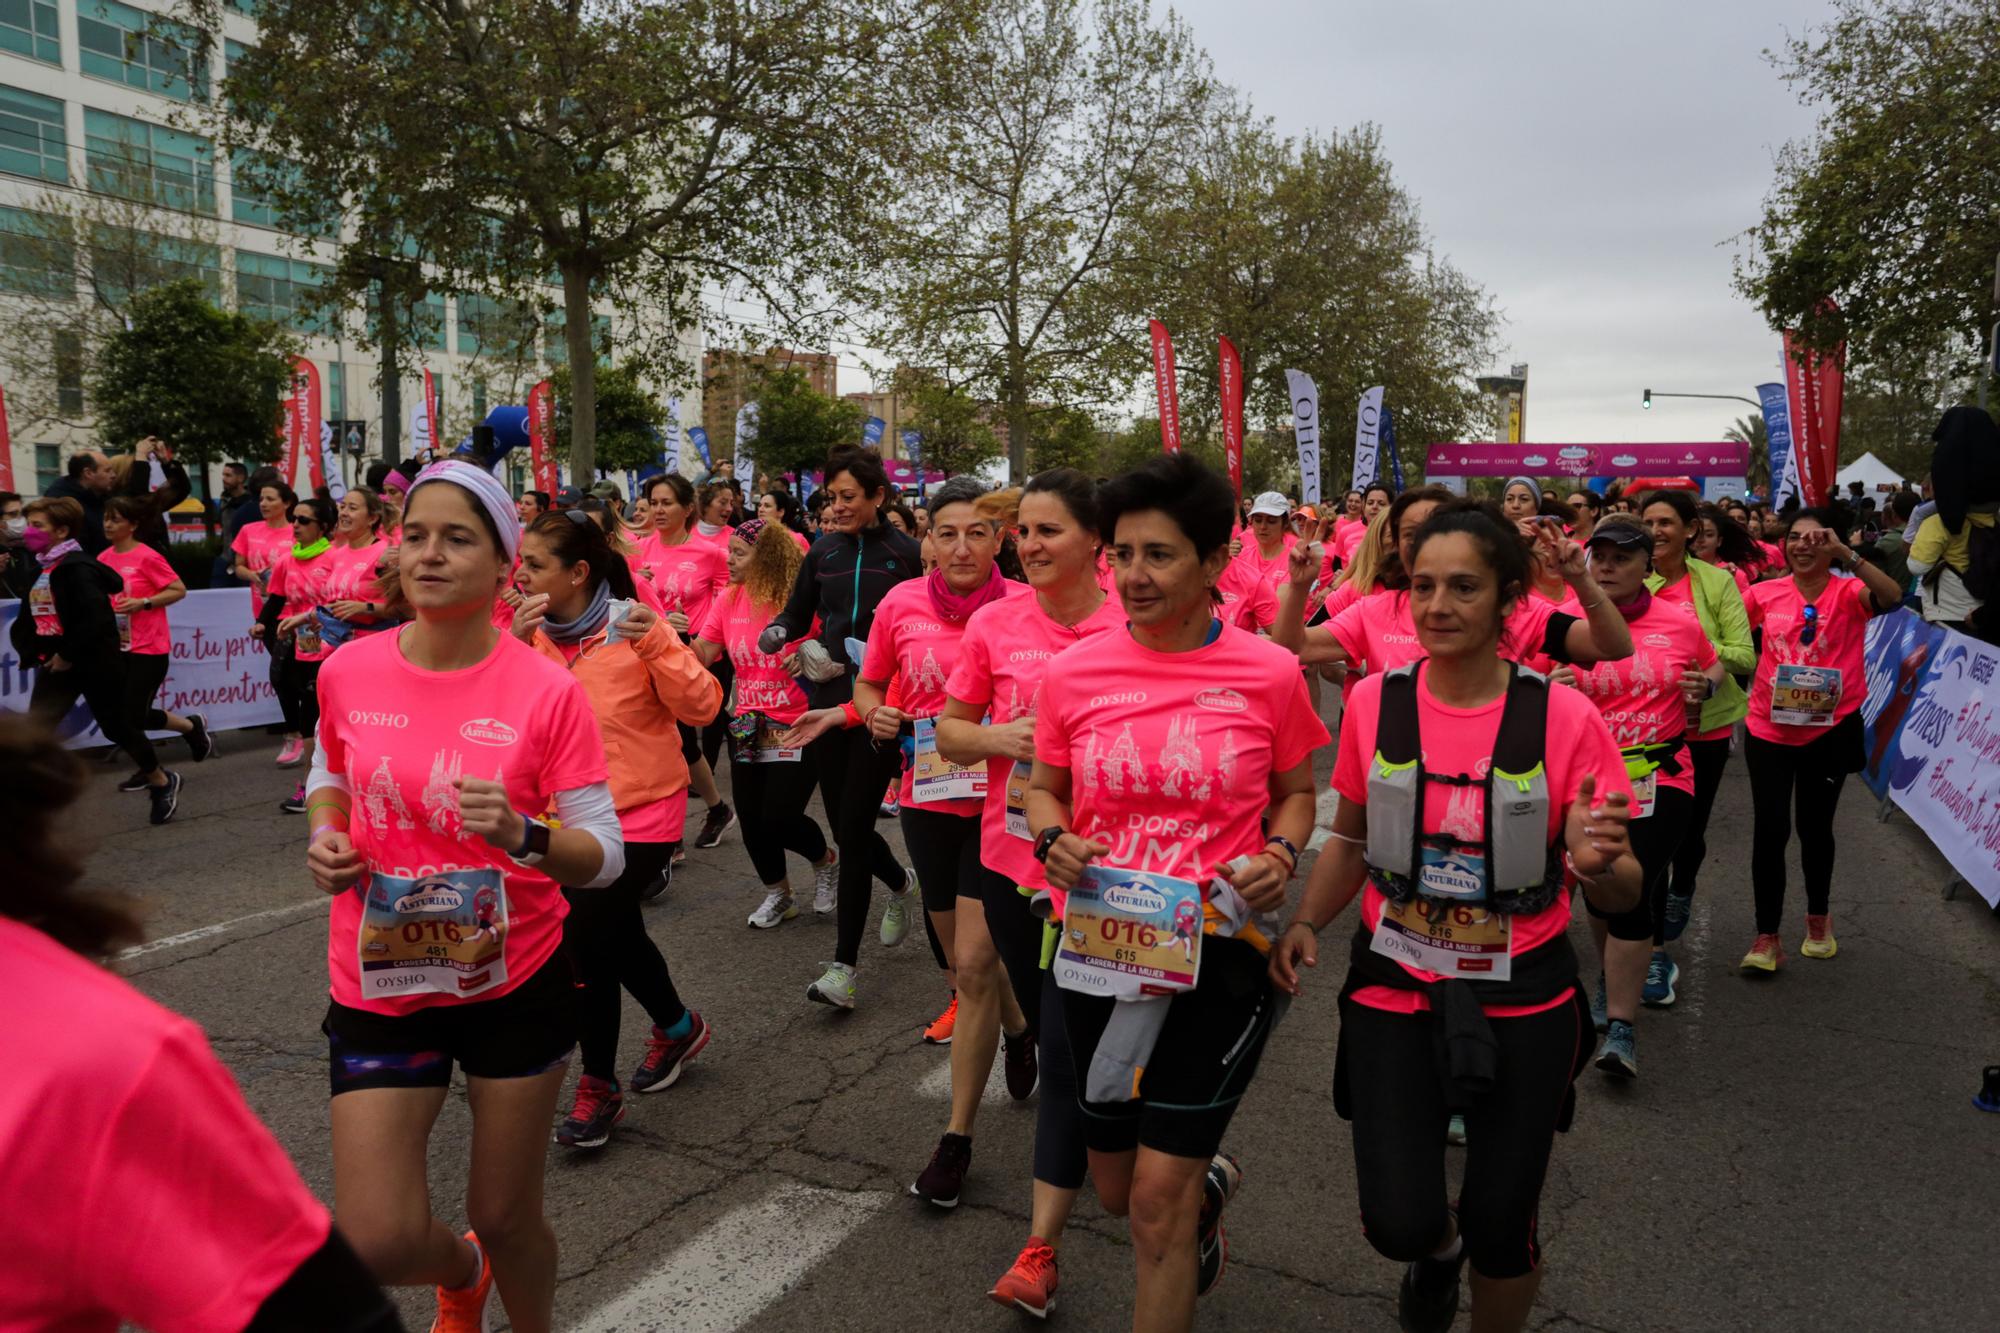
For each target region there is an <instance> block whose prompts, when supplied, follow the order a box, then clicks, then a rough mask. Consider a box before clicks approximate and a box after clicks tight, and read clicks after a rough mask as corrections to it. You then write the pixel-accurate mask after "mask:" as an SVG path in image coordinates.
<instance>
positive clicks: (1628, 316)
mask: <svg viewBox="0 0 2000 1333" xmlns="http://www.w3.org/2000/svg"><path fill="white" fill-rule="evenodd" d="M1175 7H1176V8H1177V9H1178V10H1179V12H1180V13H1181V14H1182V15H1183V16H1184V17H1185V18H1186V19H1187V21H1188V23H1189V24H1190V26H1191V27H1192V28H1193V30H1194V35H1195V38H1196V40H1197V41H1198V42H1200V44H1201V45H1202V46H1204V47H1206V48H1207V50H1208V52H1209V54H1210V55H1211V56H1212V57H1213V59H1214V61H1215V69H1216V73H1217V75H1218V76H1219V77H1221V78H1222V79H1224V80H1226V81H1227V82H1229V83H1232V84H1234V85H1236V86H1237V87H1239V88H1242V89H1245V90H1246V91H1248V92H1249V93H1250V94H1251V96H1252V98H1253V100H1254V101H1255V103H1256V105H1257V106H1258V108H1259V109H1260V110H1261V111H1262V112H1264V113H1265V114H1267V115H1269V116H1272V117H1273V118H1275V120H1276V121H1277V123H1278V125H1279V127H1280V128H1281V129H1282V130H1284V131H1287V132H1294V133H1301V132H1304V131H1307V130H1317V131H1322V132H1330V131H1333V130H1336V129H1345V128H1348V127H1351V126H1353V125H1355V124H1358V123H1360V122H1362V121H1372V122H1374V123H1375V124H1376V125H1378V126H1380V127H1381V130H1382V136H1383V144H1384V147H1385V149H1386V151H1387V153H1388V156H1389V160H1390V161H1391V162H1392V163H1393V164H1394V167H1395V172H1396V177H1397V179H1398V180H1399V181H1400V182H1401V183H1402V185H1403V187H1404V188H1405V189H1407V190H1408V191H1409V192H1410V193H1411V194H1412V195H1413V196H1414V197H1415V198H1416V200H1417V201H1418V204H1419V206H1420V208H1421V209H1422V215H1423V220H1424V223H1425V225H1426V227H1427V228H1428V229H1429V231H1430V233H1431V235H1432V237H1433V239H1434V242H1435V245H1436V248H1437V250H1438V252H1439V253H1440V254H1443V255H1447V256H1449V257H1450V258H1451V260H1452V261H1453V262H1454V263H1456V264H1457V265H1458V266H1459V267H1460V268H1461V269H1463V270H1464V271H1465V272H1466V273H1467V274H1469V275H1470V276H1471V277H1472V278H1473V279H1474V280H1475V281H1477V282H1479V283H1480V284H1481V285H1482V286H1484V287H1485V288H1486V290H1487V291H1489V292H1491V293H1492V294H1493V295H1494V296H1495V297H1496V298H1497V300H1498V302H1499V304H1500V307H1501V309H1502V310H1503V311H1504V312H1505V314H1506V317H1507V324H1506V327H1505V329H1504V332H1503V338H1504V342H1505V351H1504V352H1503V354H1502V355H1501V357H1500V364H1499V365H1498V366H1497V367H1496V369H1499V370H1501V371H1504V370H1505V368H1506V365H1507V363H1508V362H1509V361H1525V362H1527V363H1528V365H1529V378H1528V434H1529V436H1530V437H1531V438H1532V439H1533V440H1535V441H1536V442H1571V441H1575V442H1584V441H1591V442H1601V441H1615V440H1671V441H1689V440H1713V439H1716V438H1719V437H1720V434H1721V431H1722V429H1723V428H1724V427H1725V426H1726V425H1727V424H1728V423H1729V422H1730V421H1731V420H1732V419H1733V418H1734V417H1736V416H1737V415H1739V414H1742V413H1748V412H1750V411H1752V410H1753V409H1752V408H1751V407H1749V406H1748V405H1747V404H1743V403H1702V402H1686V403H1680V404H1675V403H1674V401H1673V400H1671V399H1669V400H1665V401H1661V402H1657V403H1656V404H1655V406H1654V407H1653V409H1652V411H1650V412H1643V411H1641V410H1640V408H1639V393H1640V390H1641V389H1644V388H1646V387H1648V386H1650V387H1652V388H1654V389H1656V390H1679V391H1683V392H1691V393H1740V394H1744V395H1746V396H1750V397H1754V396H1755V390H1754V389H1753V387H1752V386H1753V385H1755V384H1757V383H1759V382H1760V381H1764V380H1769V379H1775V378H1779V377H1780V372H1779V362H1778V340H1777V336H1776V335H1775V334H1773V333H1771V332H1770V331H1769V330H1768V329H1766V328H1765V327H1764V323H1763V320H1762V319H1761V318H1759V316H1758V315H1757V313H1756V311H1755V310H1753V309H1752V308H1751V307H1750V306H1749V305H1748V304H1747V303H1745V302H1744V301H1743V300H1741V299H1740V298H1739V297H1737V296H1736V295H1735V294H1734V292H1733V291H1732V290H1731V287H1730V264H1731V261H1732V259H1733V258H1734V257H1735V256H1736V254H1737V253H1739V247H1738V246H1737V245H1736V244H1735V243H1733V242H1732V239H1731V238H1733V237H1735V236H1736V235H1737V234H1739V233H1741V232H1742V231H1743V230H1744V229H1745V228H1747V227H1749V226H1750V225H1751V224H1752V223H1754V222H1755V221H1756V219H1757V218H1758V217H1759V216H1760V211H1761V210H1760V203H1761V201H1762V199H1763V197H1764V194H1765V192H1766V189H1767V187H1768V184H1769V181H1770V177H1771V167H1772V162H1773V160H1774V158H1775V155H1776V152H1777V150H1778V148H1779V147H1780V146H1781V145H1782V144H1783V143H1784V142H1785V141H1786V140H1788V139H1793V138H1798V137H1802V136H1804V135H1805V134H1806V133H1808V132H1809V130H1810V128H1811V124H1812V119H1811V116H1810V114H1809V113H1808V111H1807V110H1806V109H1805V108H1804V107H1802V106H1800V105H1799V104H1798V103H1797V101H1796V99H1795V98H1794V96H1793V94H1792V91H1791V89H1790V88H1789V87H1788V86H1786V85H1785V84H1783V83H1782V82H1780V81H1779V79H1778V78H1777V76H1776V73H1775V71H1774V70H1773V69H1772V68H1771V66H1770V65H1769V64H1768V63H1767V62H1766V61H1765V60H1764V58H1763V55H1762V52H1763V51H1764V49H1765V48H1767V47H1770V48H1775V47H1778V46H1780V45H1782V43H1783V41H1784V39H1785V37H1786V34H1787V33H1788V32H1790V33H1797V32H1800V31H1801V30H1803V29H1804V28H1806V27H1808V26H1811V25H1814V24H1817V23H1820V22H1823V21H1825V20H1826V19H1827V17H1828V16H1829V12H1830V11H1829V7H1828V5H1827V4H1826V3H1825V2H1824V0H1686V2H1684V3H1682V4H1678V5H1643V6H1642V5H1640V4H1637V3H1632V2H1631V0H1516V3H1512V4H1487V3H1476V2H1475V0H1339V2H1338V3H1335V2H1334V0H1178V3H1177V4H1176V6H1175ZM1394 393H1395V389H1394V387H1393V386H1391V388H1390V394H1391V401H1392V402H1393V396H1394Z"/></svg>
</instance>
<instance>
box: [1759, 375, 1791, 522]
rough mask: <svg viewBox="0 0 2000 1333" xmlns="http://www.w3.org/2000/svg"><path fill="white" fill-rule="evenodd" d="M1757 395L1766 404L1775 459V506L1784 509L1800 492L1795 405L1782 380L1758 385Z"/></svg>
mask: <svg viewBox="0 0 2000 1333" xmlns="http://www.w3.org/2000/svg"><path fill="white" fill-rule="evenodd" d="M1757 398H1758V400H1759V401H1760V402H1762V403H1763V404H1764V442H1765V448H1766V449H1767V450H1768V451H1769V453H1770V458H1771V484H1770V487H1769V488H1768V496H1769V499H1770V501H1771V508H1773V509H1778V508H1782V507H1783V505H1784V503H1785V500H1786V499H1787V498H1788V497H1789V496H1793V495H1796V494H1798V490H1799V483H1798V474H1797V473H1795V472H1794V471H1793V470H1792V408H1791V404H1790V403H1789V402H1788V401H1787V395H1786V391H1785V386H1784V385H1782V384H1778V383H1775V382H1774V383H1771V384H1760V385H1758V386H1757Z"/></svg>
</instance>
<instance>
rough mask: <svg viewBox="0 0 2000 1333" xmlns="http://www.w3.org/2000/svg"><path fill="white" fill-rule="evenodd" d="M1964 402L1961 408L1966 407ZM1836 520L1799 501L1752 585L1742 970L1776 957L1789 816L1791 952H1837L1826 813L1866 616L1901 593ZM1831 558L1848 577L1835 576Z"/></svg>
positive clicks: (1844, 745)
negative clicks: (1794, 941) (1796, 918)
mask: <svg viewBox="0 0 2000 1333" xmlns="http://www.w3.org/2000/svg"><path fill="white" fill-rule="evenodd" d="M1968 410H1969V409H1968ZM1832 519H1833V516H1832V515H1831V514H1830V513H1828V512H1826V511H1824V510H1817V509H1802V510H1800V511H1799V512H1798V514H1797V515H1796V516H1795V517H1793V519H1792V525H1791V528H1790V530H1789V531H1788V532H1787V533H1786V534H1785V557H1786V560H1787V561H1788V562H1789V568H1790V574H1789V575H1788V576H1787V577H1783V578H1772V579H1766V580H1764V581H1763V582H1762V583H1757V584H1753V585H1751V588H1750V595H1749V597H1748V598H1746V599H1745V601H1746V608H1745V609H1747V610H1748V611H1749V613H1750V624H1751V626H1752V628H1756V629H1761V630H1763V632H1764V636H1763V642H1762V644H1761V645H1760V647H1759V650H1758V654H1757V673H1756V676H1755V678H1754V679H1753V680H1752V681H1751V685H1750V713H1749V716H1748V717H1746V718H1745V719H1744V725H1745V726H1747V727H1748V728H1749V730H1750V735H1749V738H1748V739H1747V740H1746V741H1745V742H1744V746H1743V757H1744V760H1745V761H1746V762H1747V763H1748V765H1749V768H1750V801H1751V810H1752V816H1753V818H1752V822H1751V830H1750V884H1751V888H1752V889H1753V890H1754V891H1755V893H1756V898H1757V938H1756V940H1755V941H1754V942H1753V943H1752V944H1751V946H1750V952H1748V953H1746V954H1745V955H1743V963H1742V968H1743V970H1744V971H1745V972H1746V973H1747V972H1765V973H1771V972H1776V971H1777V970H1778V967H1779V965H1780V964H1781V963H1783V962H1784V957H1785V950H1784V946H1783V945H1782V944H1781V943H1780V942H1779V939H1778V927H1779V926H1780V925H1781V924H1782V922H1783V919H1784V911H1785V845H1786V844H1787V843H1789V842H1790V841H1791V832H1792V825H1793V816H1794V812H1796V815H1797V824H1798V833H1799V867H1800V869H1801V870H1802V871H1803V872H1804V878H1805V882H1806V938H1805V942H1804V943H1803V944H1801V945H1800V946H1799V952H1800V953H1802V954H1804V955H1805V956H1806V957H1808V958H1831V957H1833V956H1834V953H1835V951H1836V949H1837V947H1838V946H1837V945H1836V943H1835V941H1834V937H1833V922H1832V920H1831V919H1830V916H1829V903H1830V902H1831V900H1832V894H1833V866H1834V837H1833V817H1834V814H1835V812H1836V811H1838V810H1839V808H1840V790H1841V787H1842V786H1843V785H1844V784H1845V783H1846V781H1847V775H1848V774H1850V773H1858V772H1860V771H1861V768H1862V733H1861V705H1862V703H1863V701H1865V700H1866V699H1867V697H1868V677H1867V672H1866V671H1865V669H1864V667H1863V663H1862V657H1863V646H1864V645H1863V636H1864V634H1865V633H1866V631H1867V628H1868V620H1869V618H1870V617H1871V616H1877V615H1881V614H1883V613H1884V612H1887V611H1892V610H1894V609H1895V608H1896V606H1897V604H1898V603H1900V602H1901V601H1902V597H1903V590H1902V588H1900V587H1899V586H1897V583H1896V580H1894V579H1893V578H1890V577H1889V575H1888V574H1886V573H1884V572H1883V571H1882V570H1881V569H1880V568H1878V567H1877V566H1876V565H1874V564H1873V563H1871V562H1870V561H1868V560H1866V559H1864V558H1862V557H1860V556H1858V555H1856V554H1855V553H1854V552H1853V551H1852V550H1851V549H1849V547H1848V546H1847V543H1845V542H1843V541H1842V540H1841V539H1840V533H1839V531H1838V530H1837V529H1836V528H1835V526H1834V524H1833V521H1832ZM1836 564H1838V565H1839V566H1841V567H1842V568H1843V569H1845V570H1847V571H1848V572H1850V573H1853V574H1854V575H1856V576H1857V577H1854V578H1835V577H1834V576H1833V566H1834V565H1836Z"/></svg>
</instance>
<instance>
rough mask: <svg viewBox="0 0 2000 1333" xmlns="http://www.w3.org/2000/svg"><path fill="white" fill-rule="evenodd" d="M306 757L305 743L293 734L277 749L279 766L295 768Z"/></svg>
mask: <svg viewBox="0 0 2000 1333" xmlns="http://www.w3.org/2000/svg"><path fill="white" fill-rule="evenodd" d="M305 757H306V743H305V742H304V741H303V740H301V739H300V738H299V737H297V736H294V737H292V738H291V739H290V740H288V741H286V742H285V743H284V745H283V746H281V747H280V748H279V750H278V767H279V768H297V767H298V766H299V764H300V763H301V762H302V761H303V760H304V759H305Z"/></svg>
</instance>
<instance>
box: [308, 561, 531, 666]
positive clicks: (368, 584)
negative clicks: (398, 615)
mask: <svg viewBox="0 0 2000 1333" xmlns="http://www.w3.org/2000/svg"><path fill="white" fill-rule="evenodd" d="M388 549H389V543H388V542H386V541H383V540H382V539H381V538H379V537H378V538H376V539H375V540H374V541H372V542H370V543H368V545H366V546H362V547H358V548H357V547H353V546H345V545H340V546H335V547H334V548H333V549H332V550H330V551H328V552H327V553H326V554H325V555H324V556H322V557H321V558H322V559H323V560H325V561H326V562H327V571H326V586H325V589H324V592H323V595H324V596H325V598H326V601H325V602H324V603H322V605H326V606H331V605H332V604H333V603H335V602H373V601H377V600H378V597H377V595H376V592H375V565H376V562H377V561H379V560H380V559H381V558H382V553H383V552H384V551H387V550H388ZM509 623H511V622H509ZM381 628H382V626H380V625H370V624H357V625H356V626H355V630H354V632H355V634H356V635H357V636H358V635H362V634H373V633H375V632H377V631H378V630H380V629H381ZM349 642H350V643H351V642H353V640H351V639H350V640H349Z"/></svg>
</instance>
